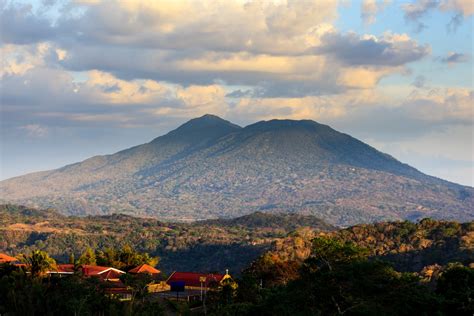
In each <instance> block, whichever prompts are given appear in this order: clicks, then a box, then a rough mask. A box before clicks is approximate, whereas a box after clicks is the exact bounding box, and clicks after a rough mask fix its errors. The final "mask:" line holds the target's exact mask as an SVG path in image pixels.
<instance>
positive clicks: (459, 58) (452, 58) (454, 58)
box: [441, 52, 470, 64]
mask: <svg viewBox="0 0 474 316" xmlns="http://www.w3.org/2000/svg"><path fill="white" fill-rule="evenodd" d="M469 60H470V56H469V55H467V54H463V53H456V52H449V53H448V55H447V56H446V57H443V58H441V62H443V63H447V64H457V63H466V62H468V61H469Z"/></svg>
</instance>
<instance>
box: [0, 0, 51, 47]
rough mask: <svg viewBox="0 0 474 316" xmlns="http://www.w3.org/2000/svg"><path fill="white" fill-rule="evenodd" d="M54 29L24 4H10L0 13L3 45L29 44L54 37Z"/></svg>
mask: <svg viewBox="0 0 474 316" xmlns="http://www.w3.org/2000/svg"><path fill="white" fill-rule="evenodd" d="M56 30H57V29H56V28H54V27H53V26H51V22H50V21H49V20H48V19H46V18H45V17H42V16H38V15H37V14H35V13H34V12H33V7H32V6H31V5H26V4H17V5H15V4H10V5H9V6H5V7H4V8H2V10H1V11H0V39H1V41H2V42H5V43H12V44H31V43H37V42H41V41H45V40H50V39H53V38H54V37H55V35H56V34H55V33H56Z"/></svg>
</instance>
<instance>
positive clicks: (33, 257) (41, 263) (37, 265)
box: [21, 250, 56, 277]
mask: <svg viewBox="0 0 474 316" xmlns="http://www.w3.org/2000/svg"><path fill="white" fill-rule="evenodd" d="M21 261H23V262H24V263H25V264H26V267H27V269H28V271H29V272H30V273H31V276H32V277H38V276H41V275H43V274H44V273H45V272H47V271H48V270H50V269H52V268H54V267H55V266H56V261H54V259H53V258H51V257H50V256H49V255H48V253H46V252H45V251H41V250H34V251H33V252H32V253H31V254H30V255H29V256H26V255H23V256H22V257H21Z"/></svg>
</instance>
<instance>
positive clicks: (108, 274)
mask: <svg viewBox="0 0 474 316" xmlns="http://www.w3.org/2000/svg"><path fill="white" fill-rule="evenodd" d="M122 274H123V273H120V272H118V271H115V270H106V271H104V272H103V273H100V274H98V276H99V278H101V279H102V280H114V279H118V278H120V275H122Z"/></svg>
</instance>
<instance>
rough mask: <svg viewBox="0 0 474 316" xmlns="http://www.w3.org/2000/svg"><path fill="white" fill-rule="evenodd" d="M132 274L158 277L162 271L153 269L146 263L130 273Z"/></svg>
mask: <svg viewBox="0 0 474 316" xmlns="http://www.w3.org/2000/svg"><path fill="white" fill-rule="evenodd" d="M128 273H131V274H148V275H151V276H158V275H160V274H161V271H160V270H158V269H155V268H153V267H152V266H150V265H148V264H146V263H144V264H142V265H139V266H138V267H135V268H133V269H131V270H129V271H128Z"/></svg>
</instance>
